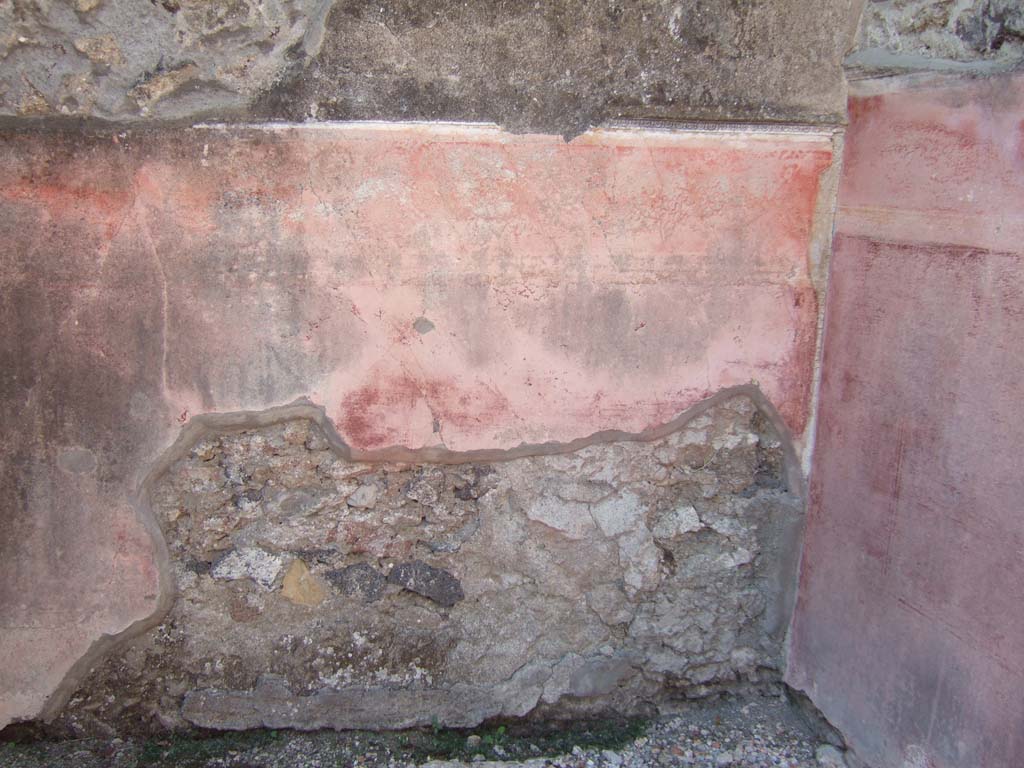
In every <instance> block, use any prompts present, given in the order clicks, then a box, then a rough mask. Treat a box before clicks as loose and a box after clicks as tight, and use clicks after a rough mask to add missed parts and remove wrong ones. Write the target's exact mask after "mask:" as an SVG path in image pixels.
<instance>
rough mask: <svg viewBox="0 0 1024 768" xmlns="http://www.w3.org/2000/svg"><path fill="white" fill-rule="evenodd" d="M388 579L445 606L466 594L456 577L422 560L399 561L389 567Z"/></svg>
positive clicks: (449, 605)
mask: <svg viewBox="0 0 1024 768" xmlns="http://www.w3.org/2000/svg"><path fill="white" fill-rule="evenodd" d="M388 581H389V582H390V583H392V584H397V585H399V586H400V587H402V588H403V589H407V590H409V591H410V592H415V593H416V594H417V595H423V597H426V598H429V599H431V600H433V601H434V602H435V603H439V604H440V605H443V606H445V607H446V608H451V607H452V606H453V605H455V604H456V603H457V602H459V601H460V600H462V599H463V598H464V597H465V596H466V595H465V594H464V593H463V591H462V584H460V583H459V580H458V579H456V578H455V577H454V576H452V575H451V574H450V573H448V571H445V570H442V569H440V568H434V567H433V566H430V565H427V564H426V563H424V562H423V561H422V560H413V561H412V562H411V563H399V564H398V565H396V566H395V567H394V568H392V569H391V573H389V574H388Z"/></svg>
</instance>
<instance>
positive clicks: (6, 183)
mask: <svg viewBox="0 0 1024 768" xmlns="http://www.w3.org/2000/svg"><path fill="white" fill-rule="evenodd" d="M830 162H831V141H830V138H829V136H827V135H809V134H805V135H783V134H777V135H771V134H764V135H754V136H741V135H738V134H721V135H702V134H668V133H662V134H658V133H634V132H595V133H593V134H589V135H586V136H583V137H581V138H579V139H577V140H576V141H574V142H572V143H571V144H568V145H566V144H565V143H563V142H562V140H561V139H559V138H557V137H546V136H511V135H507V134H504V133H501V132H500V131H497V130H491V129H486V128H474V127H450V126H448V127H446V126H335V127H329V128H320V129H313V128H254V129H216V128H210V129H202V128H199V129H191V130H186V131H178V130H176V131H168V132H161V131H151V132H139V133H130V132H124V133H119V134H109V135H103V134H101V135H88V136H86V135H80V134H71V135H65V134H61V133H55V134H34V135H28V134H17V133H12V134H9V135H7V136H5V140H4V142H3V143H2V144H0V237H2V238H3V239H4V241H5V243H6V245H5V249H6V252H7V254H8V256H6V257H5V259H4V260H3V261H2V262H0V292H2V294H0V295H2V296H3V298H4V300H3V302H0V324H2V327H4V328H5V332H4V338H3V346H0V368H2V369H3V370H5V371H9V372H13V373H11V374H9V375H8V377H7V378H5V379H3V380H2V382H0V383H2V384H3V387H4V388H3V389H2V390H0V394H2V396H3V403H2V405H3V407H4V408H5V411H6V412H7V413H9V414H10V421H11V425H10V429H11V434H17V435H20V436H21V438H20V439H19V440H18V441H11V442H9V443H7V444H6V445H4V446H3V447H2V448H0V471H2V473H3V474H2V476H0V480H2V481H3V482H4V483H5V485H6V487H9V488H11V489H14V491H13V492H11V493H7V494H6V497H5V498H4V499H3V507H2V508H0V522H2V523H3V525H4V527H5V536H6V539H4V540H0V550H2V551H0V555H2V557H0V609H2V614H0V615H2V616H3V633H2V634H0V657H3V658H11V657H15V658H18V659H19V664H17V665H10V664H4V665H0V725H2V724H3V723H4V722H6V721H9V720H12V719H17V718H24V717H31V716H33V715H35V714H36V713H37V712H38V711H39V709H40V706H41V705H42V704H43V703H44V702H45V701H46V699H47V697H48V696H49V695H50V694H51V693H52V692H53V690H54V689H55V687H56V686H57V684H58V682H59V681H60V680H61V679H62V678H63V677H64V675H65V674H66V673H67V671H68V669H69V668H70V667H71V665H72V664H73V663H74V662H75V661H76V660H77V659H78V658H79V657H81V656H82V654H83V653H84V652H85V651H86V649H87V648H88V647H89V646H90V645H91V644H92V642H93V641H94V640H96V639H97V638H99V637H100V636H101V635H103V634H116V633H118V632H121V631H123V630H124V629H126V628H127V627H128V626H130V625H131V624H132V622H134V621H138V620H140V619H143V618H144V617H146V616H148V615H149V614H151V613H152V612H153V610H154V608H155V606H156V602H155V593H156V591H157V584H156V580H157V574H156V572H155V569H154V566H153V556H152V551H151V546H150V544H149V539H148V538H147V536H146V534H145V531H144V530H143V528H142V527H141V524H140V522H139V521H138V520H137V519H136V518H135V516H134V511H133V505H134V504H136V503H137V501H138V500H137V499H136V498H135V494H136V491H137V489H138V484H139V483H140V482H141V481H142V480H143V478H144V477H145V476H146V473H147V472H148V471H149V470H150V468H151V467H152V466H153V462H154V460H155V459H156V458H157V457H158V456H159V455H160V454H161V452H162V451H164V450H165V449H166V448H167V446H168V445H169V444H170V443H171V441H172V440H173V439H174V437H175V436H176V435H177V434H178V431H179V429H180V428H181V426H182V425H183V424H185V423H187V422H188V421H189V419H190V418H191V417H192V416H194V415H196V414H200V413H207V412H214V411H221V412H223V411H236V410H260V409H265V408H267V407H269V406H274V405H280V404H284V403H288V402H291V401H293V400H295V399H296V398H299V397H308V398H310V399H311V400H313V401H314V402H315V403H318V404H322V405H324V406H325V407H326V409H327V413H328V415H329V416H330V418H331V419H332V420H333V421H334V423H335V424H336V425H337V427H338V430H339V431H340V433H341V435H342V437H343V438H344V439H345V440H347V441H348V442H349V443H350V444H351V445H352V446H353V447H354V448H355V449H358V450H372V449H378V448H385V447H388V446H406V447H409V448H420V447H424V446H437V445H442V444H443V445H444V446H445V447H447V448H448V449H451V450H455V451H461V450H471V449H482V448H492V449H494V448H496V449H505V448H512V447H515V446H519V445H520V444H523V443H527V444H533V443H543V442H548V441H569V440H573V439H576V438H580V437H585V436H588V435H590V434H592V433H594V432H597V431H600V430H604V429H620V430H626V431H639V430H642V429H643V428H645V427H649V426H653V425H657V424H661V423H664V422H666V421H668V420H670V419H672V418H673V417H675V416H676V415H678V414H679V413H680V412H681V411H683V410H685V409H686V408H688V407H689V406H691V405H693V404H694V403H696V402H698V401H700V400H701V399H703V398H705V397H707V396H709V395H711V394H713V393H714V392H716V391H718V390H719V389H721V388H723V387H728V386H731V385H735V384H746V383H750V382H755V383H756V384H757V385H758V386H759V387H760V388H761V390H762V391H763V392H764V393H765V394H766V395H767V397H768V398H769V399H770V400H771V401H772V402H773V403H775V405H776V406H777V407H778V409H779V411H780V413H781V414H782V416H783V417H784V419H785V420H786V422H787V424H788V425H789V427H790V428H791V430H792V431H793V432H794V434H796V435H799V434H800V433H801V431H802V430H803V428H804V425H805V423H806V422H807V417H808V404H809V399H810V392H809V390H810V382H811V377H812V367H813V356H814V349H815V327H816V326H815V323H816V319H817V300H816V295H815V292H814V289H813V286H812V284H811V280H810V273H809V264H808V257H809V252H810V237H811V234H810V233H811V223H812V217H813V215H814V206H815V202H816V197H817V192H818V182H819V177H820V175H821V173H822V171H823V170H824V169H825V168H826V167H827V166H828V165H829V163H830ZM419 318H425V319H426V320H428V321H429V322H430V323H431V324H432V325H433V329H432V330H429V331H428V332H426V333H421V332H420V331H418V330H417V329H416V327H415V323H416V321H417V319H419ZM428 328H429V326H427V325H426V324H424V323H421V330H427V329H428ZM74 446H83V447H86V448H88V449H89V450H91V451H92V452H93V454H94V455H95V458H96V467H95V469H94V470H92V473H91V474H87V475H86V476H79V475H73V474H69V473H68V472H66V471H64V470H62V469H60V468H59V466H58V457H59V456H60V455H61V451H63V450H65V449H68V448H70V447H74ZM27 489H31V490H32V493H27V492H26V494H25V495H24V496H22V495H19V491H20V490H26V491H27Z"/></svg>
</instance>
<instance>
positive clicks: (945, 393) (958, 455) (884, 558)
mask: <svg viewBox="0 0 1024 768" xmlns="http://www.w3.org/2000/svg"><path fill="white" fill-rule="evenodd" d="M862 87H865V88H866V87H871V88H874V89H875V91H876V92H875V93H873V94H864V95H856V96H854V97H853V98H852V99H851V102H850V128H849V132H848V134H847V140H846V150H845V158H844V170H843V178H842V182H841V186H840V193H839V213H838V217H837V236H836V239H835V250H834V254H833V258H832V274H831V282H830V286H829V295H828V302H827V324H826V330H825V350H824V358H823V362H822V385H821V401H820V412H819V416H818V429H817V442H816V446H815V454H814V469H813V472H812V477H811V507H810V511H809V518H808V524H807V530H806V534H805V551H804V557H803V563H802V573H801V581H800V591H799V597H798V605H797V612H796V617H795V621H794V626H793V633H792V637H791V656H790V668H789V673H788V674H789V679H790V682H791V683H792V684H794V685H795V686H797V687H799V688H802V689H804V690H806V691H807V692H808V693H809V694H810V696H811V698H812V699H813V700H814V702H815V703H816V704H817V705H818V706H819V707H820V708H821V709H822V710H823V712H824V713H825V715H826V716H828V717H829V718H830V719H831V720H832V721H833V722H834V723H835V724H836V725H837V726H838V727H839V728H840V729H842V730H843V732H844V733H845V734H846V735H847V736H848V737H849V739H850V741H851V743H852V745H853V746H854V747H855V749H856V750H857V752H858V753H859V755H860V756H861V757H862V758H864V759H866V760H867V761H868V763H869V764H871V765H873V766H876V767H877V768H890V767H892V768H895V767H896V766H900V767H903V766H906V767H907V768H925V767H927V768H972V767H975V768H1017V767H1018V766H1020V765H1021V764H1022V761H1024V695H1022V691H1024V416H1022V412H1021V407H1022V403H1024V77H1022V76H1017V77H1010V76H1007V77H999V78H991V79H987V80H986V79H979V80H974V81H968V80H963V81H956V80H950V81H942V80H937V81H936V80H932V81H930V82H927V83H920V82H918V83H917V84H916V85H915V86H913V87H911V86H910V85H908V84H903V85H902V86H896V87H890V88H889V89H886V88H885V87H884V86H883V85H881V84H869V85H868V86H862Z"/></svg>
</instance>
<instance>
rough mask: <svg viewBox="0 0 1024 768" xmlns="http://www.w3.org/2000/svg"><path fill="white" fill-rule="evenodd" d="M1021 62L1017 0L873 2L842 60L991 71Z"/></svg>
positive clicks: (867, 66) (1023, 36) (866, 66)
mask: <svg viewBox="0 0 1024 768" xmlns="http://www.w3.org/2000/svg"><path fill="white" fill-rule="evenodd" d="M1022 63H1024V4H1022V3H1021V2H1020V0H872V2H869V3H868V4H867V5H866V7H865V9H864V16H863V19H862V21H861V28H860V32H859V34H858V42H857V47H856V50H855V51H854V52H853V53H852V54H851V55H850V57H849V58H848V59H847V64H848V65H849V66H850V67H851V68H852V69H854V70H864V71H865V72H866V73H867V74H872V73H877V72H879V71H886V70H895V71H899V70H913V69H945V70H954V71H956V70H960V71H982V72H983V71H995V70H1000V69H1012V68H1014V67H1019V66H1021V64H1022Z"/></svg>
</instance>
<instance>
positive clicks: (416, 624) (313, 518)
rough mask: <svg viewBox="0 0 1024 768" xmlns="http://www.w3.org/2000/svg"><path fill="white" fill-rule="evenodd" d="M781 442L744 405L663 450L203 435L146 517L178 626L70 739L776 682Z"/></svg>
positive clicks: (501, 707)
mask: <svg viewBox="0 0 1024 768" xmlns="http://www.w3.org/2000/svg"><path fill="white" fill-rule="evenodd" d="M773 423H774V424H777V423H778V421H777V416H776V415H775V414H774V412H773V410H772V409H771V406H770V405H768V404H767V403H765V402H764V400H763V398H762V397H761V395H760V393H758V392H757V391H756V390H755V389H753V388H751V387H744V388H737V389H733V390H729V391H725V392H722V393H719V395H716V396H715V397H713V398H710V399H709V400H708V401H706V402H705V403H702V404H700V405H699V406H697V407H695V408H694V409H691V410H690V411H688V412H687V413H686V414H684V415H683V416H681V417H680V418H679V419H677V420H675V421H674V422H673V423H671V424H668V425H665V426H663V427H660V428H658V429H655V430H650V431H648V432H646V433H643V434H641V435H625V434H624V433H615V432H608V433H602V434H601V435H595V436H592V437H591V438H587V439H584V440H580V441H576V442H574V443H572V444H569V445H541V446H521V447H520V448H517V449H513V450H511V451H504V452H494V451H482V452H474V453H473V454H455V453H452V452H448V451H444V450H443V449H431V450H430V452H429V456H423V453H424V452H423V451H408V450H407V449H402V448H391V449H386V450H385V451H378V452H376V454H375V455H369V454H365V453H364V454H357V453H356V452H353V451H351V450H350V449H348V448H347V447H346V446H344V445H343V444H342V443H341V442H340V440H339V439H338V437H337V434H336V433H334V431H333V429H332V428H331V425H330V424H329V422H328V421H327V420H326V418H325V417H324V415H323V411H322V410H321V409H318V408H315V407H313V406H311V405H308V404H302V403H298V404H295V405H292V406H285V407H283V408H278V409H272V410H270V411H265V412H261V413H255V414H218V415H209V416H201V417H197V418H194V419H193V420H192V421H191V422H190V423H189V425H187V427H186V428H185V429H184V430H183V433H182V436H181V437H180V438H179V441H178V442H177V443H176V444H175V446H174V447H173V448H172V449H171V450H170V451H169V452H168V454H167V455H166V456H165V457H164V458H163V459H162V460H161V461H160V462H159V464H158V465H157V466H156V467H155V468H154V469H153V472H152V473H151V475H150V477H149V478H148V479H147V480H146V483H145V484H144V486H143V489H142V492H141V498H142V499H143V500H144V502H145V506H144V507H143V511H145V512H147V513H148V514H151V515H152V516H153V518H154V522H156V521H159V527H160V530H161V534H160V541H159V546H158V550H159V551H161V552H162V553H164V558H163V559H162V562H161V565H162V569H163V570H164V571H166V573H167V575H168V580H167V582H165V590H166V592H167V595H163V596H162V600H163V601H164V605H166V606H167V607H166V609H165V610H164V611H163V612H161V613H160V614H159V615H157V616H155V617H153V618H152V620H151V621H150V622H148V623H147V624H146V625H145V626H141V627H137V628H136V629H137V633H136V634H135V635H134V637H132V636H128V635H124V636H122V637H120V638H118V639H117V640H118V643H117V645H116V648H115V647H113V644H112V643H108V644H107V645H106V646H105V647H104V646H100V649H99V650H98V651H95V652H94V653H93V655H92V658H91V659H89V664H88V667H90V668H93V670H94V671H93V672H92V673H91V674H90V675H89V676H88V677H86V676H85V675H82V676H81V677H79V678H78V679H69V680H67V681H65V687H64V690H65V691H66V694H73V695H70V702H69V703H68V705H67V706H66V707H64V708H63V709H62V710H61V711H60V715H59V720H58V724H59V725H60V727H62V728H64V729H66V730H67V731H68V732H70V733H87V732H96V731H102V730H103V729H105V728H110V727H114V728H116V729H128V730H143V731H147V732H153V731H161V730H165V729H167V728H177V727H185V726H188V725H190V724H191V725H201V726H204V727H215V728H241V727H252V726H253V725H254V724H262V725H272V724H273V725H274V727H281V726H287V727H296V728H310V727H322V726H329V727H339V728H341V727H345V728H348V727H373V728H399V727H408V726H410V725H423V724H429V723H431V722H441V723H443V724H446V725H473V724H475V723H477V722H480V720H482V719H485V718H487V717H493V716H497V715H506V716H516V715H522V714H525V713H527V712H529V711H530V710H531V709H533V708H534V707H535V706H536V705H537V703H538V702H539V701H540V700H541V697H542V696H543V700H544V701H545V702H546V703H550V704H551V705H553V706H557V707H558V708H560V709H562V710H564V711H566V712H569V713H571V712H588V711H593V710H595V709H602V708H603V709H608V708H617V709H619V710H621V711H630V710H635V709H636V708H637V707H639V706H647V705H649V704H650V703H651V702H658V701H662V700H665V699H666V698H669V697H671V696H673V695H676V694H678V693H682V694H684V695H687V696H699V695H705V694H707V693H711V692H713V691H716V690H721V689H722V688H723V687H730V686H734V685H737V684H741V683H742V684H757V683H758V682H763V681H765V680H773V679H777V677H778V672H779V666H780V664H781V646H782V641H783V638H784V632H785V626H786V622H785V618H783V619H780V617H788V612H789V605H790V602H789V601H790V600H791V588H792V585H793V580H794V578H795V573H794V572H793V571H792V566H793V563H794V560H793V558H792V553H793V552H795V551H796V548H797V545H798V539H799V530H800V521H801V520H802V505H801V503H800V499H799V497H798V496H797V495H796V494H794V493H791V492H789V491H787V477H786V471H787V465H789V467H790V468H791V467H792V465H793V462H792V456H791V451H792V448H791V446H789V444H788V442H787V441H786V439H785V438H784V436H783V433H782V432H781V431H779V429H778V428H777V427H774V426H772V425H773ZM385 454H386V455H385ZM792 487H793V488H794V490H798V489H799V486H798V485H793V486H792ZM366 489H373V490H372V492H371V491H368V490H366ZM542 498H546V499H549V500H553V501H552V503H553V504H556V505H561V507H562V508H563V509H569V510H576V511H578V512H579V514H580V517H579V519H580V520H584V521H586V525H585V526H584V527H583V528H582V529H581V530H580V532H577V533H576V534H574V535H568V534H569V533H571V532H572V531H574V530H576V529H575V527H574V526H575V524H576V523H575V520H574V519H573V518H571V517H565V516H564V515H563V516H562V517H557V516H556V517H553V518H551V519H550V520H549V521H548V522H546V523H544V524H543V525H542V524H540V523H538V522H535V521H534V516H532V515H531V514H530V512H529V510H531V509H534V508H535V507H536V505H537V503H539V501H540V499H542ZM353 499H355V500H356V501H357V503H352V502H353ZM150 505H151V506H150ZM150 509H151V510H152V512H151V513H149V510H150ZM549 523H550V524H549ZM175 594H176V595H177V599H176V600H173V601H172V600H170V598H169V597H168V595H175ZM82 666H83V665H82V664H80V665H76V668H77V669H79V670H81V669H82ZM609 670H611V671H614V674H612V673H611V672H610V671H609ZM641 670H642V674H640V671H641ZM115 689H116V694H115V693H114V692H115ZM125 702H127V704H126V703H125ZM357 702H358V704H357ZM54 709H55V710H56V709H57V705H56V704H55V706H54ZM282 712H290V713H291V714H290V715H282V714H281V713H282ZM54 714H56V711H55V712H54ZM282 717H283V718H284V719H283V720H282V719H281V718H282Z"/></svg>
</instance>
